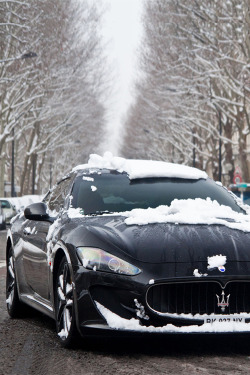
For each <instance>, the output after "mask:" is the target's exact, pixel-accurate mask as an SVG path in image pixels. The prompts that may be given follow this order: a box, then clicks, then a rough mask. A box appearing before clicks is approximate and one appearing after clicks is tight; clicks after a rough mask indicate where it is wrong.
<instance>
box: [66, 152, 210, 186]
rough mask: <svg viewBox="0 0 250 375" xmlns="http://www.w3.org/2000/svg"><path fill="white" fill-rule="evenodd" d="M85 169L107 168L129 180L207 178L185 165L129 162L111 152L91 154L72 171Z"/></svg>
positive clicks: (141, 161) (147, 161)
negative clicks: (120, 173) (123, 174)
mask: <svg viewBox="0 0 250 375" xmlns="http://www.w3.org/2000/svg"><path fill="white" fill-rule="evenodd" d="M86 168H98V169H102V168H107V169H112V170H117V171H118V172H126V173H127V174H128V176H129V178H130V179H131V180H134V179H137V178H151V177H169V178H171V177H175V178H186V179H192V180H198V179H200V178H203V179H207V177H208V176H207V174H206V172H203V171H200V170H199V169H196V168H192V167H187V166H185V165H180V164H173V163H166V162H163V161H153V160H129V159H124V158H121V157H114V156H113V155H112V153H111V152H106V153H105V154H104V155H103V156H99V155H96V154H91V155H90V157H89V161H88V164H83V165H78V166H77V167H75V168H74V169H73V171H76V170H80V169H86Z"/></svg>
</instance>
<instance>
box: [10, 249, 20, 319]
mask: <svg viewBox="0 0 250 375" xmlns="http://www.w3.org/2000/svg"><path fill="white" fill-rule="evenodd" d="M6 260H7V262H6V267H7V269H6V304H7V310H8V313H9V316H10V317H11V318H19V317H21V316H22V314H23V312H24V305H23V303H22V302H20V300H19V296H18V290H17V281H16V272H15V267H14V258H13V250H12V248H10V249H9V251H8V255H7V259H6Z"/></svg>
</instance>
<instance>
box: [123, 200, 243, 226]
mask: <svg viewBox="0 0 250 375" xmlns="http://www.w3.org/2000/svg"><path fill="white" fill-rule="evenodd" d="M122 214H124V215H126V216H127V218H126V219H125V223H126V224H127V225H146V224H154V223H174V224H208V225H211V224H219V225H225V226H227V227H229V228H232V229H239V230H242V231H244V232H250V215H245V214H243V213H238V212H235V211H233V210H232V209H231V208H230V207H228V206H224V205H220V204H219V203H218V202H217V201H212V200H211V199H210V198H207V199H200V198H196V199H186V200H184V199H180V200H177V199H175V200H174V201H173V202H172V203H171V205H170V206H159V207H157V208H148V209H145V210H143V209H134V210H132V211H130V212H124V213H122Z"/></svg>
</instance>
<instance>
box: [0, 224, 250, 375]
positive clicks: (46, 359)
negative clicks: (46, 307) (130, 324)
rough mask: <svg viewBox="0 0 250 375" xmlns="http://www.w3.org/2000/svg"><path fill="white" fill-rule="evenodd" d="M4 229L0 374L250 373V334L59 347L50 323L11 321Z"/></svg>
mask: <svg viewBox="0 0 250 375" xmlns="http://www.w3.org/2000/svg"><path fill="white" fill-rule="evenodd" d="M5 236H6V231H2V232H0V286H1V289H0V300H1V303H0V353H1V355H0V375H31V374H33V375H45V374H46V375H57V374H58V375H59V374H60V375H64V374H65V375H66V374H67V375H71V374H72V375H73V374H74V375H81V374H82V375H83V374H84V375H95V374H96V375H97V374H98V375H100V374H107V375H109V374H121V375H127V374H131V375H137V374H138V375H141V374H143V375H152V374H172V375H176V374H180V375H184V374H185V375H187V374H188V375H194V374H195V375H197V374H200V375H201V374H205V375H222V374H227V375H239V374H249V373H250V345H249V341H250V335H247V336H244V335H241V336H233V335H228V336H224V337H222V336H201V335H194V336H193V337H190V336H183V335H182V336H175V337H173V336H166V337H164V338H162V337H159V336H157V337H146V338H136V339H135V338H133V339H128V338H127V339H103V338H99V339H92V340H89V341H87V342H84V341H83V342H82V343H81V345H79V347H78V348H77V349H75V350H67V349H63V348H61V347H60V345H59V343H58V342H57V338H56V334H55V331H54V322H53V321H52V320H51V319H48V318H47V317H44V316H43V315H41V314H39V313H36V312H35V311H34V312H33V311H31V312H29V313H27V316H26V317H25V319H22V320H11V319H9V318H8V317H7V313H6V308H5V268H4V267H2V264H3V263H2V261H4V254H5Z"/></svg>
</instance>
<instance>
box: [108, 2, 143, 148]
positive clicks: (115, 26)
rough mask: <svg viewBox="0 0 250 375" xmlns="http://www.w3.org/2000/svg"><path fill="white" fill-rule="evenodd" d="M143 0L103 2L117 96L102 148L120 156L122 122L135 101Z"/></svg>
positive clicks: (112, 106) (111, 102)
mask: <svg viewBox="0 0 250 375" xmlns="http://www.w3.org/2000/svg"><path fill="white" fill-rule="evenodd" d="M142 2H143V1H142V0H103V3H104V4H105V5H107V12H106V15H105V19H104V24H103V35H104V37H105V40H107V41H109V42H108V47H107V48H108V50H107V52H108V55H109V59H110V64H111V66H112V68H113V67H114V69H113V72H114V77H115V78H114V82H113V83H114V85H113V86H114V89H115V93H114V96H113V98H112V100H111V101H110V102H109V104H108V107H109V113H108V128H107V133H106V135H107V137H106V140H105V142H104V144H103V146H102V148H103V150H102V151H106V150H109V151H111V152H113V154H114V155H118V154H119V139H120V138H121V135H122V134H121V133H122V129H121V121H122V117H123V116H124V114H125V113H126V110H127V108H128V106H129V103H130V102H131V100H132V93H131V89H132V82H133V79H134V77H135V76H136V71H137V66H136V64H137V57H138V53H137V49H138V47H139V42H140V38H141V34H142V25H141V13H142Z"/></svg>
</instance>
